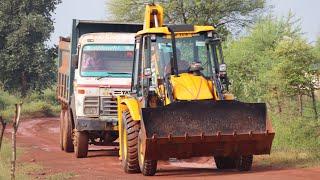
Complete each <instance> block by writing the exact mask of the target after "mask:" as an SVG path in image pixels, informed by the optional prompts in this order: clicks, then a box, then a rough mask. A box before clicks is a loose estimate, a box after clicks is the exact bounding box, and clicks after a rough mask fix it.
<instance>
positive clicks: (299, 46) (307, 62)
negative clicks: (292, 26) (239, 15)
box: [275, 38, 317, 118]
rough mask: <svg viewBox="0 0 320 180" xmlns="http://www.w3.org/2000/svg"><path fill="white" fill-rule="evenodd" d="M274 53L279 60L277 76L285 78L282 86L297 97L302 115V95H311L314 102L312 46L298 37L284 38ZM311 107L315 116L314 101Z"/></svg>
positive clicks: (313, 58) (314, 58)
mask: <svg viewBox="0 0 320 180" xmlns="http://www.w3.org/2000/svg"><path fill="white" fill-rule="evenodd" d="M275 55H276V57H277V58H278V60H279V61H280V63H279V64H278V68H279V77H280V78H281V79H284V80H285V81H283V84H282V86H283V87H284V89H285V92H286V94H287V95H288V96H291V97H298V103H299V111H300V114H301V115H302V108H303V104H302V96H303V95H307V96H309V97H312V100H313V102H315V97H314V91H315V81H314V77H315V74H316V72H317V70H314V69H313V68H312V65H314V64H315V63H316V56H315V55H314V53H313V47H312V46H311V45H309V44H308V43H307V42H306V41H305V40H302V39H300V38H296V39H292V38H285V39H283V40H282V41H280V42H279V44H278V45H277V47H276V49H275ZM313 109H314V113H315V117H316V118H317V108H316V104H315V103H313Z"/></svg>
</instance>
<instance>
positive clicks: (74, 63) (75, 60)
mask: <svg viewBox="0 0 320 180" xmlns="http://www.w3.org/2000/svg"><path fill="white" fill-rule="evenodd" d="M78 59H79V55H78V54H73V55H72V56H71V62H72V66H73V67H74V68H75V69H78Z"/></svg>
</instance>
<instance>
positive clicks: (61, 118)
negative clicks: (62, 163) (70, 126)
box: [60, 110, 65, 151]
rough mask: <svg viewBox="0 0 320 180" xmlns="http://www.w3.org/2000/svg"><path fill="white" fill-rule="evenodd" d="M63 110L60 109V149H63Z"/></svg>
mask: <svg viewBox="0 0 320 180" xmlns="http://www.w3.org/2000/svg"><path fill="white" fill-rule="evenodd" d="M64 114H65V111H64V110H61V112H60V149H61V150H62V151H63V150H64V148H63V118H64Z"/></svg>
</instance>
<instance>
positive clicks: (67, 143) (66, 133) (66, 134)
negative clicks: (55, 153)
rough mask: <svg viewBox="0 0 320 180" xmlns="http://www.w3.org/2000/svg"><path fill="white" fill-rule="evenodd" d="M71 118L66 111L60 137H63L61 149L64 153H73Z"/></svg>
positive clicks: (69, 113)
mask: <svg viewBox="0 0 320 180" xmlns="http://www.w3.org/2000/svg"><path fill="white" fill-rule="evenodd" d="M71 118H72V116H71V112H70V111H69V110H67V111H66V112H65V113H64V118H63V130H62V132H63V133H62V135H63V140H62V141H63V149H64V151H65V152H73V151H74V148H73V141H72V129H73V128H72V122H71V121H72V119H71Z"/></svg>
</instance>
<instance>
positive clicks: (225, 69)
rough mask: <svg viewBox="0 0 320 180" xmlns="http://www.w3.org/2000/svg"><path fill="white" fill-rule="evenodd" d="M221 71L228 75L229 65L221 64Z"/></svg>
mask: <svg viewBox="0 0 320 180" xmlns="http://www.w3.org/2000/svg"><path fill="white" fill-rule="evenodd" d="M219 71H220V72H221V73H226V72H227V65H226V64H220V66H219Z"/></svg>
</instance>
